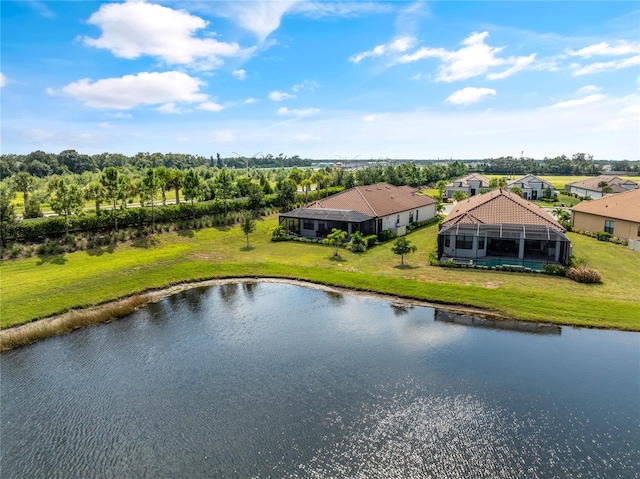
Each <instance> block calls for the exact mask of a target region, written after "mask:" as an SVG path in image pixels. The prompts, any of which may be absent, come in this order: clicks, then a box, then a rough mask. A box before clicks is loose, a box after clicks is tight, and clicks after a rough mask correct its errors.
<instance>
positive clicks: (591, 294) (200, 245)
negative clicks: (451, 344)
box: [0, 217, 640, 330]
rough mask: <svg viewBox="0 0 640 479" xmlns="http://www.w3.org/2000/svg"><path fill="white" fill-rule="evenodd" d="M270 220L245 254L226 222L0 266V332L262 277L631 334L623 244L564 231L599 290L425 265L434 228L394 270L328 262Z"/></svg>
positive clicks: (639, 324)
mask: <svg viewBox="0 0 640 479" xmlns="http://www.w3.org/2000/svg"><path fill="white" fill-rule="evenodd" d="M276 224H277V218H276V217H271V218H267V219H265V220H263V221H259V222H258V229H257V231H256V232H255V233H254V234H252V235H251V236H250V243H251V248H249V249H247V248H245V245H246V243H245V238H244V235H243V234H242V232H241V231H240V228H239V227H237V226H236V227H232V228H208V229H203V230H200V231H195V232H191V231H187V232H180V233H166V234H160V235H156V236H154V237H152V238H150V239H148V240H145V241H138V242H134V243H131V244H129V243H128V244H118V245H116V246H114V247H112V248H106V247H103V248H100V249H96V250H92V251H80V252H76V253H71V254H65V255H61V256H55V257H44V258H38V257H35V258H27V259H18V260H9V261H5V262H4V263H3V264H2V265H0V278H1V281H0V297H1V298H2V304H1V306H0V326H1V327H2V328H7V327H11V326H14V325H19V324H23V323H26V322H30V321H32V320H34V319H38V318H43V317H48V316H51V315H54V314H58V313H61V312H64V311H68V310H69V309H73V308H85V307H88V306H94V305H97V304H102V303H105V302H108V301H112V300H114V299H117V298H122V297H126V296H131V295H135V294H138V293H141V292H143V291H146V290H148V289H158V288H164V287H167V286H169V285H172V284H176V283H183V282H192V281H199V280H204V279H210V278H224V277H260V276H263V277H274V278H290V279H299V280H305V281H312V282H316V283H321V284H327V285H335V286H342V287H347V288H352V289H357V290H362V291H376V292H380V293H387V294H392V295H397V296H402V297H405V298H415V299H420V300H427V301H433V302H438V303H443V304H452V305H465V306H472V307H478V308H484V309H486V310H487V311H490V312H494V313H497V314H500V315H503V316H508V317H510V318H514V319H523V320H536V321H548V322H555V323H561V324H572V325H580V326H591V327H603V328H617V329H627V330H640V307H638V300H637V298H640V254H638V253H636V252H633V251H630V250H628V249H627V248H625V247H623V246H619V245H614V244H610V243H603V242H599V241H596V240H595V239H593V238H588V237H584V236H579V235H575V234H570V235H569V236H570V239H571V240H572V242H573V245H574V252H575V254H576V255H577V256H580V257H585V258H586V259H587V261H588V263H589V265H590V266H591V267H593V268H595V269H597V270H599V271H600V272H601V273H602V275H603V278H604V280H603V283H602V284H599V285H583V284H578V283H575V282H573V281H570V280H568V279H566V278H558V277H552V276H547V275H541V274H527V273H507V272H501V271H487V270H474V269H448V268H439V267H434V266H430V265H429V261H428V253H429V252H430V251H432V250H434V249H435V244H436V237H437V232H438V228H437V226H436V225H433V226H430V227H427V228H424V229H421V230H418V231H416V232H413V233H412V234H410V235H409V239H410V240H411V241H412V242H413V243H414V244H416V245H417V246H418V252H417V253H415V254H412V255H409V256H408V257H407V258H406V259H405V262H406V263H407V266H406V267H404V268H400V267H399V256H397V255H394V254H392V253H391V244H392V242H389V243H386V244H384V245H379V246H376V247H375V248H372V249H371V250H370V251H368V252H366V253H364V254H359V255H358V254H352V253H350V252H349V251H347V250H341V255H342V257H341V258H340V259H338V260H336V259H332V258H331V248H329V247H327V246H323V245H316V244H307V243H296V242H283V243H272V242H270V241H269V239H268V233H269V231H270V230H271V229H272V228H273V227H275V226H276Z"/></svg>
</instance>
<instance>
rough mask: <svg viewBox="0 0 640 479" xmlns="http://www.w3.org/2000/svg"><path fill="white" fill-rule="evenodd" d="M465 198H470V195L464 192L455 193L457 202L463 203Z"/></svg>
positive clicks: (454, 196) (454, 197)
mask: <svg viewBox="0 0 640 479" xmlns="http://www.w3.org/2000/svg"><path fill="white" fill-rule="evenodd" d="M465 198H468V195H467V194H466V193H465V192H464V191H454V192H453V199H454V200H455V201H462V200H464V199H465Z"/></svg>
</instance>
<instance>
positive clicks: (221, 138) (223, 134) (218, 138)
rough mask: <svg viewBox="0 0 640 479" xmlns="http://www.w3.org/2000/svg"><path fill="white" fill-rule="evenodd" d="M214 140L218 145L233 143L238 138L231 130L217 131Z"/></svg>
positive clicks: (213, 135)
mask: <svg viewBox="0 0 640 479" xmlns="http://www.w3.org/2000/svg"><path fill="white" fill-rule="evenodd" d="M212 139H213V141H215V142H216V143H233V142H234V141H236V136H235V134H234V133H233V131H231V130H216V131H214V132H213V134H212Z"/></svg>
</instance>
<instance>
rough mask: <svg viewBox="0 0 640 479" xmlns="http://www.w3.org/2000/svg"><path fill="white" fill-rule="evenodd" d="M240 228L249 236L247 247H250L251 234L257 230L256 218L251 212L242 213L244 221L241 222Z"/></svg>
mask: <svg viewBox="0 0 640 479" xmlns="http://www.w3.org/2000/svg"><path fill="white" fill-rule="evenodd" d="M240 228H242V232H243V233H244V234H245V236H246V237H247V248H248V247H249V235H250V234H251V233H253V232H254V231H255V230H256V220H255V219H253V216H252V215H251V214H250V213H245V214H244V215H242V221H241V222H240Z"/></svg>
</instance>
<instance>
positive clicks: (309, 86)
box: [291, 80, 320, 93]
mask: <svg viewBox="0 0 640 479" xmlns="http://www.w3.org/2000/svg"><path fill="white" fill-rule="evenodd" d="M319 87H320V83H318V82H317V81H315V80H304V81H303V82H302V83H298V84H296V85H293V86H292V87H291V91H292V92H294V93H296V92H298V91H300V90H309V91H314V90H315V89H317V88H319Z"/></svg>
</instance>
